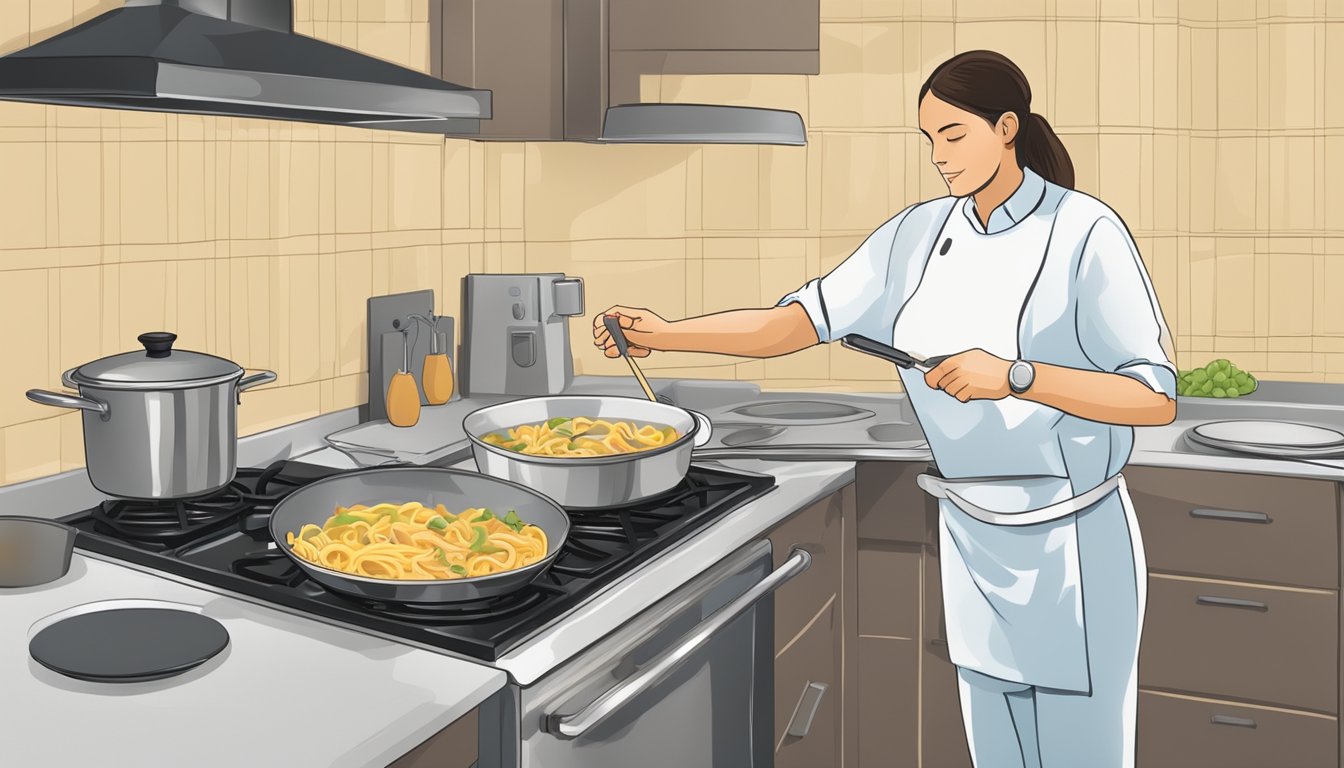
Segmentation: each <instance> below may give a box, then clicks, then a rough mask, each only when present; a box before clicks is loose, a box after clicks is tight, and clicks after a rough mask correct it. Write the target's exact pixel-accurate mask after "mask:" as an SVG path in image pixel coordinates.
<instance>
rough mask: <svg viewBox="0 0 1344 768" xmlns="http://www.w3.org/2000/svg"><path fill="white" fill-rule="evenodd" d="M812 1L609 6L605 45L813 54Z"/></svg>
mask: <svg viewBox="0 0 1344 768" xmlns="http://www.w3.org/2000/svg"><path fill="white" fill-rule="evenodd" d="M820 20H821V19H820V3H819V2H818V1H817V0H733V1H732V2H723V0H678V2H674V3H671V2H667V0H611V44H612V47H613V48H615V49H618V50H644V51H650V50H655V51H687V50H702V51H788V50H806V51H815V50H817V46H818V39H819V33H820V29H821V26H820Z"/></svg>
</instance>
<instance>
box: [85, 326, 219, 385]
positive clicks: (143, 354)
mask: <svg viewBox="0 0 1344 768" xmlns="http://www.w3.org/2000/svg"><path fill="white" fill-rule="evenodd" d="M136 340H137V341H139V342H140V343H141V344H143V345H145V348H144V350H143V351H137V352H123V353H121V354H119V355H112V356H110V357H104V358H101V359H99V360H94V361H93V362H91V363H85V364H84V365H81V366H80V367H78V368H76V369H75V370H74V371H73V372H72V373H71V375H70V378H71V379H73V380H74V381H75V382H76V383H79V384H89V385H91V386H96V387H107V388H109V389H177V388H186V387H199V386H209V385H211V384H219V383H222V382H226V381H229V380H230V379H236V378H240V377H241V376H242V375H243V369H242V367H241V366H239V365H238V364H237V363H235V362H233V361H232V360H225V359H224V358H222V357H215V356H214V355H206V354H202V353H200V352H192V351H190V350H185V349H173V342H174V341H176V340H177V334H175V333H168V332H166V331H155V332H152V333H142V334H140V335H139V336H138V337H136Z"/></svg>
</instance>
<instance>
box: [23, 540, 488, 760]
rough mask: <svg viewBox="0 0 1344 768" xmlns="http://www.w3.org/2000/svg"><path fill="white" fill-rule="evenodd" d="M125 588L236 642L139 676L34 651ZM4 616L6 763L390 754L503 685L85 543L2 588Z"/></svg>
mask: <svg viewBox="0 0 1344 768" xmlns="http://www.w3.org/2000/svg"><path fill="white" fill-rule="evenodd" d="M127 600H131V601H156V602H157V603H159V604H162V603H164V602H167V603H172V604H178V605H180V606H182V607H184V608H186V609H188V610H196V611H199V612H201V613H204V614H205V615H207V616H210V617H212V618H215V619H217V620H219V621H220V622H221V623H222V624H223V625H224V627H225V628H226V629H227V630H228V632H229V645H228V647H227V648H225V650H224V651H223V652H222V653H220V654H219V655H218V656H216V657H215V658H213V659H211V660H210V661H208V662H206V663H205V664H204V665H202V666H200V667H198V668H196V669H194V670H191V671H190V672H187V673H185V674H182V675H179V676H177V677H172V678H168V679H165V680H159V681H154V682H144V683H124V684H111V683H90V682H84V681H80V680H75V679H72V678H67V677H65V676H63V675H60V674H57V673H55V672H52V671H51V670H48V669H47V668H45V667H43V666H41V665H40V664H38V663H37V662H36V661H34V660H33V659H32V658H31V657H30V656H29V654H28V642H29V639H30V638H31V636H32V635H33V634H35V633H36V631H38V630H39V629H41V628H42V627H44V626H46V625H47V624H48V623H50V622H51V620H52V619H51V617H52V615H53V614H54V613H64V612H66V611H69V610H70V609H73V608H76V607H78V606H87V604H90V603H96V602H101V601H127ZM134 604H135V603H129V604H126V603H123V604H122V605H121V606H118V605H117V604H116V603H111V604H109V605H108V607H129V606H130V605H134ZM0 627H3V628H4V631H3V632H0V692H2V695H0V764H3V765H11V766H52V767H53V768H63V767H64V766H135V768H154V767H155V766H164V768H169V767H171V768H181V767H182V766H188V765H189V766H192V768H208V767H210V766H219V767H220V768H238V767H239V766H271V765H275V766H285V768H304V767H305V766H311V768H336V767H338V766H352V767H353V766H386V765H387V764H388V763H389V762H391V761H392V760H394V759H396V758H397V757H399V756H401V755H403V754H405V753H406V752H408V751H410V750H411V749H413V748H414V747H415V746H416V745H418V744H420V743H421V742H423V741H424V740H425V739H427V738H429V737H430V736H433V735H434V734H435V733H437V732H438V731H440V730H441V729H443V728H444V727H445V726H447V725H448V724H449V723H451V722H453V721H454V720H456V719H457V718H459V717H461V716H462V715H464V714H466V713H467V712H469V711H470V710H471V709H473V708H475V707H476V706H477V705H478V704H480V703H481V702H482V701H484V700H485V699H486V698H488V697H489V696H490V695H491V694H493V693H495V692H496V691H498V690H500V689H501V688H503V687H504V684H505V676H504V674H503V673H502V672H499V671H496V670H493V669H490V668H488V667H485V666H482V665H480V664H474V663H470V662H466V661H461V660H458V659H455V658H452V657H449V656H444V655H442V654H437V653H430V652H428V651H422V650H419V649H415V648H409V647H406V646H404V645H399V644H396V643H392V642H388V641H385V640H381V639H379V638H374V637H370V636H368V635H365V634H361V633H358V632H353V631H349V630H345V629H340V628H336V627H332V626H328V625H325V624H319V623H317V622H314V621H310V620H307V619H303V618H298V617H295V616H291V615H289V614H287V613H282V612H280V611H276V610H271V609H269V608H264V607H260V606H257V605H254V604H252V603H248V602H244V601H240V600H234V599H231V598H227V597H221V596H220V595H217V594H214V593H212V592H207V591H204V590H201V589H196V588H193V587H189V586H186V585H184V584H180V583H177V582H174V581H169V580H167V579H164V578H159V577H157V576H153V575H150V574H146V573H142V572H140V571H136V570H132V569H130V568H126V567H123V566H120V565H115V564H113V563H110V562H105V561H102V560H98V559H95V558H92V557H86V556H83V555H81V554H78V553H77V554H76V555H75V556H74V558H73V560H72V562H71V565H70V572H69V573H68V574H66V576H65V577H64V578H62V579H60V580H59V581H55V582H52V583H50V584H46V585H43V586H39V587H30V588H24V589H0Z"/></svg>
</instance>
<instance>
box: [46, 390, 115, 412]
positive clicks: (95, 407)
mask: <svg viewBox="0 0 1344 768" xmlns="http://www.w3.org/2000/svg"><path fill="white" fill-rule="evenodd" d="M27 395H28V399H29V400H32V401H33V402H34V403H41V404H42V405H50V406H54V407H56V408H75V409H78V410H81V411H97V412H98V413H99V414H100V415H101V416H102V417H103V418H104V419H106V418H107V417H108V416H109V415H110V411H109V409H108V407H107V403H104V402H103V401H101V400H94V399H92V398H89V397H80V396H78V395H66V394H61V393H60V392H48V391H47V390H45V389H30V390H28V392H27Z"/></svg>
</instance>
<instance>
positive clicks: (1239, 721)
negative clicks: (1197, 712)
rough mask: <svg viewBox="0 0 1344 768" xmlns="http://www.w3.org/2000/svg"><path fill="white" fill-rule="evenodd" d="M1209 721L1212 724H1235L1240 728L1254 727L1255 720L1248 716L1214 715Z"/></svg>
mask: <svg viewBox="0 0 1344 768" xmlns="http://www.w3.org/2000/svg"><path fill="white" fill-rule="evenodd" d="M1209 722H1211V723H1213V724H1214V725H1235V726H1238V727H1240V728H1254V727H1255V721H1254V720H1252V719H1250V718H1249V717H1233V716H1231V715H1214V716H1213V717H1210V718H1209Z"/></svg>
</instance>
